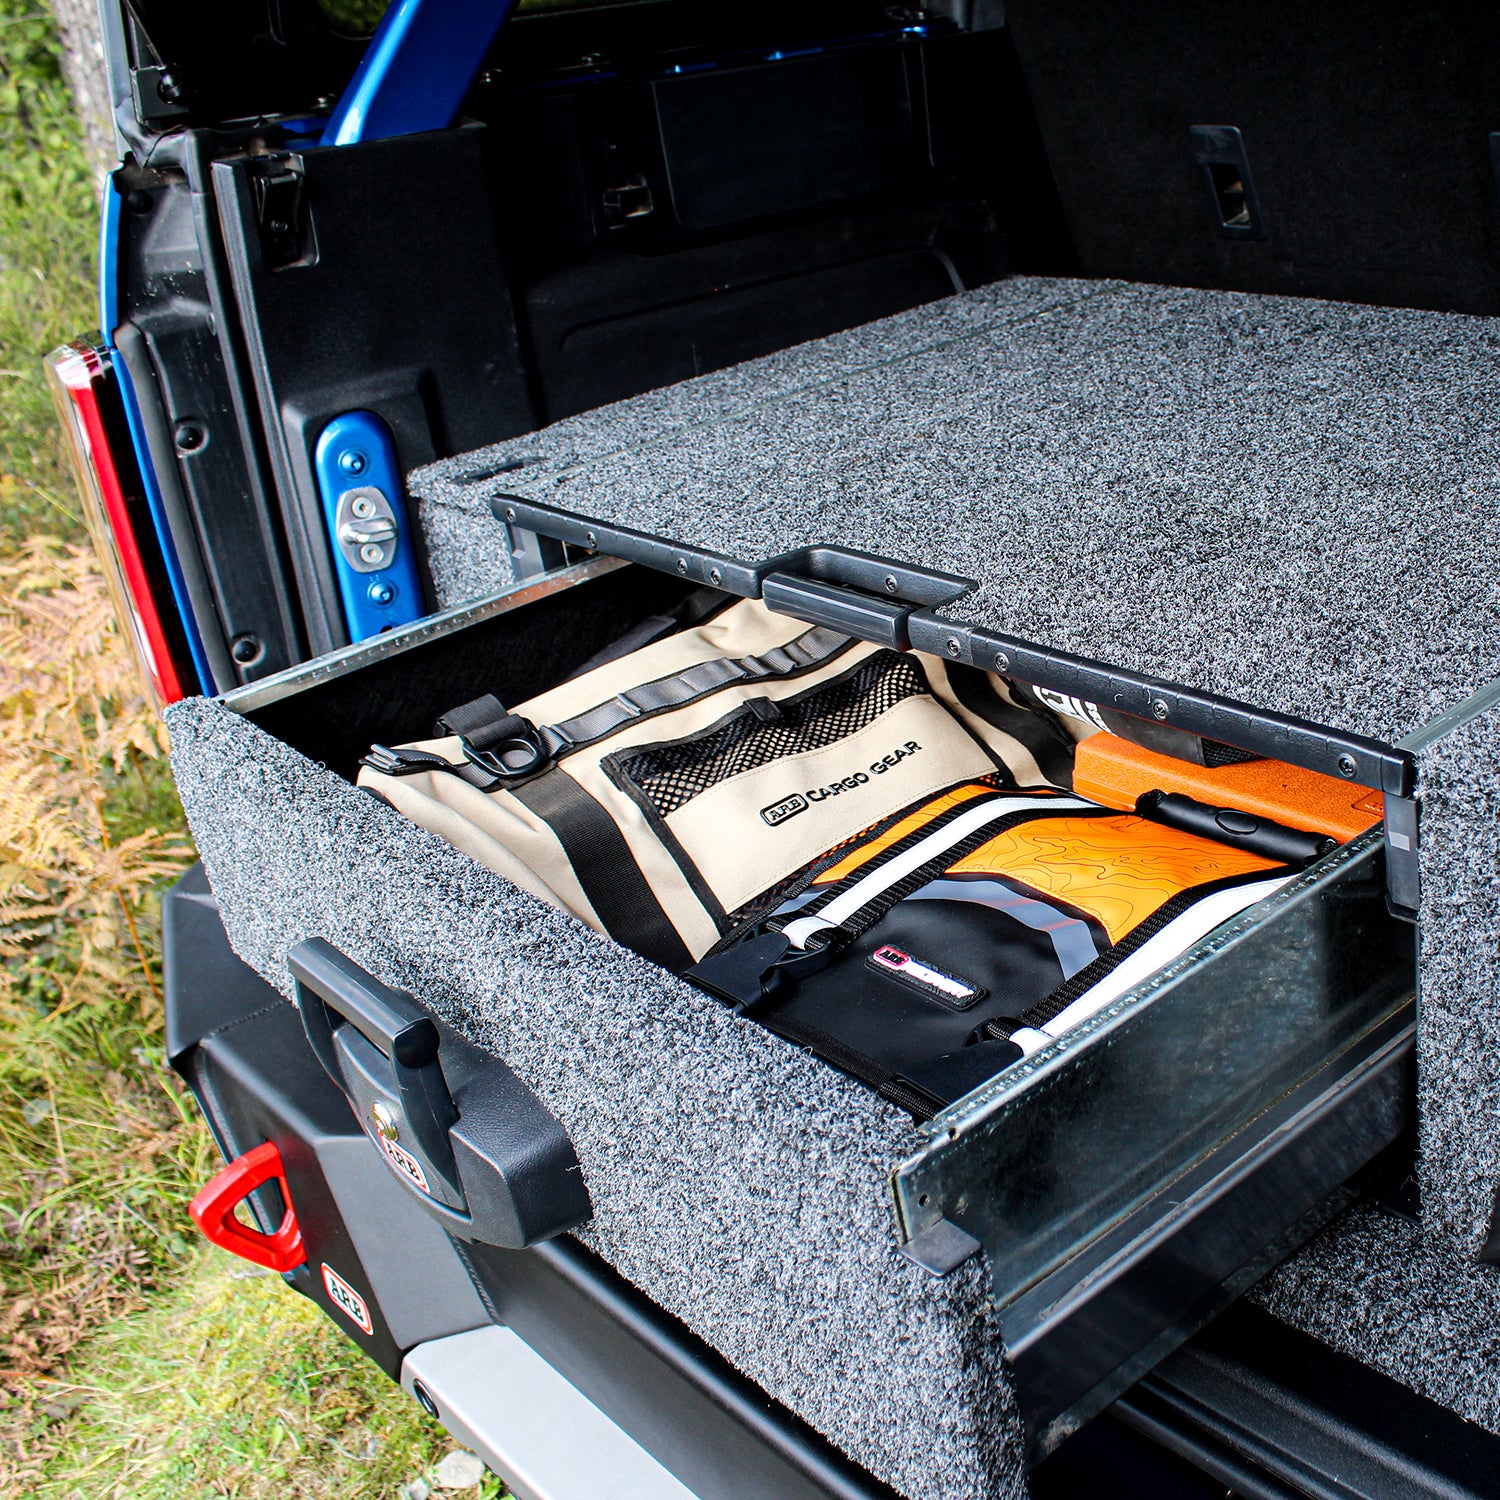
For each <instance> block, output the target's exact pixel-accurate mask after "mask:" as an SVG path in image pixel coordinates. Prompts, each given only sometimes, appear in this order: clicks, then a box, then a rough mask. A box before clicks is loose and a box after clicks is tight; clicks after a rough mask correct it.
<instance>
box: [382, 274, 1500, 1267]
mask: <svg viewBox="0 0 1500 1500" xmlns="http://www.w3.org/2000/svg"><path fill="white" fill-rule="evenodd" d="M501 467H505V472H503V473H498V474H497V473H495V472H494V471H495V470H496V469H498V468H501ZM410 484H411V487H412V489H413V491H414V492H415V494H416V495H417V496H418V499H419V505H420V517H421V523H422V526H423V529H424V532H425V534H426V536H427V538H428V541H429V544H430V546H431V548H432V552H433V557H434V565H435V572H436V574H437V576H438V577H439V579H441V580H442V583H443V587H444V588H445V590H447V591H448V595H449V601H450V602H452V601H453V600H456V599H457V598H458V597H460V596H465V595H475V594H480V593H486V592H489V591H492V590H493V589H494V588H495V586H496V584H497V582H498V581H503V579H504V577H505V573H504V572H503V571H499V570H501V569H503V566H504V563H503V557H502V556H501V554H500V551H499V549H498V542H497V539H496V537H495V535H494V533H495V531H496V530H498V529H499V528H498V527H496V526H495V523H494V520H493V517H492V516H491V514H490V511H489V507H488V499H489V497H490V496H491V495H492V494H494V493H496V492H497V491H504V492H508V493H513V494H517V495H521V496H523V497H525V498H526V499H529V500H534V501H539V502H543V503H546V504H549V505H553V506H557V507H560V508H562V509H564V510H568V511H572V512H575V513H577V514H580V515H584V516H589V517H593V518H595V519H600V520H603V521H606V522H615V523H618V524H624V525H628V526H631V527H634V528H636V529H638V530H644V531H649V532H655V533H659V534H661V535H664V536H667V537H670V538H673V539H675V540H680V541H684V542H688V543H695V544H698V545H700V546H704V547H708V548H711V549H714V550H717V551H721V552H725V553H728V554H730V555H733V556H737V557H739V558H742V559H745V560H755V561H759V560H762V559H765V558H768V557H772V556H775V555H777V554H778V553H782V552H785V551H788V550H790V549H792V548H795V547H798V546H802V545H806V544H811V543H818V542H822V543H838V544H842V545H845V546H849V547H854V548H858V549H862V550H864V551H869V552H876V553H883V554H886V555H888V556H893V557H897V558H901V559H903V560H905V561H909V562H913V563H918V564H923V565H926V566H929V567H934V568H941V569H946V570H949V571H952V572H956V573H960V574H962V575H964V576H966V577H969V578H972V579H974V580H975V581H976V583H977V587H976V588H975V589H974V590H973V591H972V592H971V593H970V594H968V595H967V596H966V597H965V598H963V599H961V600H959V601H958V602H957V603H956V604H955V605H953V606H950V608H949V610H948V611H947V613H948V614H949V615H950V616H951V617H952V618H954V619H956V620H961V621H963V622H965V623H970V624H975V625H981V626H987V627H989V628H992V629H998V630H1002V631H1007V632H1010V633H1013V634H1015V635H1018V636H1021V637H1023V638H1025V639H1029V640H1031V641H1034V642H1037V643H1039V644H1042V645H1046V646H1051V647H1057V648H1061V649H1064V650H1067V651H1070V652H1074V653H1077V654H1079V655H1082V656H1086V657H1090V658H1093V659H1094V660H1097V661H1102V662H1106V663H1109V664H1111V665H1115V666H1121V667H1125V668H1128V669H1132V670H1134V671H1138V672H1142V673H1146V674H1150V675H1152V676H1156V677H1159V678H1163V679H1165V680H1167V681H1169V682H1177V683H1183V684H1187V685H1189V686H1193V687H1197V688H1201V689H1206V690H1208V691H1211V692H1216V693H1220V694H1222V695H1224V696H1226V697H1229V698H1233V699H1237V700H1239V701H1241V702H1246V703H1250V704H1252V705H1255V706H1257V707H1262V708H1267V709H1272V710H1276V711H1279V712H1282V713H1289V714H1292V715H1295V716H1298V717H1301V718H1304V719H1307V720H1309V721H1311V722H1314V723H1318V724H1324V725H1328V726H1332V727H1335V728H1340V729H1346V730H1351V731H1355V732H1358V733H1363V734H1367V735H1370V736H1372V737H1374V738H1377V739H1383V740H1388V741H1394V740H1397V739H1399V738H1401V737H1403V736H1405V735H1407V734H1408V733H1410V732H1411V731H1413V730H1414V729H1416V728H1417V727H1418V726H1420V725H1422V724H1424V723H1425V722H1426V721H1428V720H1429V719H1431V718H1432V717H1433V716H1434V715H1436V714H1437V713H1439V712H1441V711H1442V710H1445V709H1448V708H1451V707H1452V706H1454V705H1455V704H1457V703H1459V702H1461V701H1462V700H1463V699H1465V698H1466V697H1467V696H1468V695H1469V694H1470V693H1472V692H1474V691H1475V690H1476V689H1477V688H1478V687H1480V686H1481V685H1483V684H1484V683H1486V682H1488V681H1489V680H1491V679H1492V678H1494V677H1495V676H1496V675H1500V673H1497V667H1500V609H1497V608H1496V605H1497V603H1500V526H1497V525H1496V518H1497V515H1500V505H1497V501H1500V320H1493V319H1484V318H1474V317H1465V316H1457V315H1448V314H1441V313H1432V312H1420V311H1402V310H1392V309H1385V308H1373V307H1363V306H1355V305H1351V304H1335V303H1325V302H1315V301H1310V300H1303V299H1296V298H1283V297H1257V296H1244V295H1238V294H1232V293H1223V292H1205V291H1193V290H1184V289H1181V288H1172V287H1152V286H1138V285H1132V284H1127V283H1123V282H1083V281H1060V280H1044V279H1035V278H1017V279H1014V280H1010V281H1006V282H1001V283H998V284H996V285H993V286H988V287H983V288H980V289H978V290H975V291H971V292H966V293H963V294H961V295H959V296H956V297H952V298H948V299H946V300H944V301H941V302H937V303H932V304H930V305H928V306H925V307H919V308H916V309H913V310H912V311H910V312H906V313H902V314H899V315H897V316H895V317H892V318H887V319H884V320H882V321H881V322H878V323H873V324H870V325H867V326H866V327H863V328H857V329H854V330H851V331H850V332H847V333H843V334H839V335H836V336H834V337H832V338H828V339H822V340H819V341H817V342H814V343H811V344H806V345H802V346H800V347H799V348H795V349H790V350H786V351H783V352H781V353H779V354H775V355H772V356H769V357H768V358H765V359H762V360H757V361H754V362H752V363H749V364H745V365H741V366H737V367H735V368H733V369H730V370H725V371H720V372H718V373H715V374H711V375H705V376H703V377H700V378H699V379H697V380H692V381H688V382H686V383H684V384H682V385H679V386H674V387H672V388H670V389H668V390H664V391H656V392H653V393H651V394H650V395H647V396H643V397H639V398H636V399H634V400H630V401H624V402H620V403H617V404H616V405H614V406H610V407H605V408H603V409H601V410H599V411H597V412H589V413H585V414H583V415H581V416H577V417H572V418H569V419H568V420H566V421H563V422H559V423H557V424H556V425H554V426H552V427H550V428H548V429H546V430H545V431H543V432H541V433H537V434H533V435H531V436H529V437H526V438H521V439H517V440H515V441H512V442H508V443H505V444H501V445H499V446H498V447H496V448H494V449H489V450H485V451H483V452H481V453H478V454H470V455H466V456H465V457H462V458H457V459H451V460H447V461H445V462H443V463H439V464H436V465H433V466H430V467H429V468H427V469H425V470H419V471H417V472H416V473H415V474H413V475H412V476H411V479H410ZM1497 764H1500V717H1496V716H1494V715H1491V716H1489V717H1487V718H1484V719H1481V720H1480V721H1479V722H1477V723H1476V724H1474V725H1473V726H1471V727H1470V728H1468V729H1466V730H1465V731H1464V732H1463V733H1461V734H1458V735H1455V736H1453V737H1452V738H1451V739H1450V740H1449V741H1447V742H1446V743H1445V744H1443V745H1442V746H1440V747H1439V748H1438V749H1436V750H1435V751H1433V752H1432V753H1430V754H1429V755H1428V756H1427V757H1426V759H1425V765H1424V785H1423V791H1422V798H1423V808H1422V819H1423V823H1422V828H1423V846H1424V848H1423V859H1422V866H1423V884H1424V900H1423V924H1422V986H1423V1002H1424V1008H1423V1020H1422V1038H1421V1049H1422V1061H1423V1072H1422V1084H1421V1088H1422V1098H1421V1114H1422V1132H1423V1134H1422V1182H1423V1189H1424V1193H1425V1202H1426V1205H1427V1212H1428V1216H1429V1221H1430V1223H1431V1224H1432V1225H1434V1226H1436V1227H1438V1228H1439V1229H1441V1230H1444V1231H1446V1232H1448V1233H1449V1234H1451V1235H1453V1236H1455V1237H1456V1239H1457V1240H1458V1242H1459V1243H1460V1244H1461V1245H1462V1246H1464V1247H1465V1248H1468V1249H1472V1248H1473V1247H1474V1246H1475V1245H1476V1244H1477V1242H1478V1240H1479V1238H1480V1237H1481V1236H1482V1234H1483V1232H1484V1228H1485V1226H1486V1224H1487V1222H1488V1217H1489V1212H1490V1207H1491V1197H1492V1193H1493V1189H1494V1184H1495V1182H1496V1181H1497V1171H1500V953H1497V943H1496V938H1495V934H1496V927H1495V922H1494V917H1495V910H1496V905H1497V901H1500V840H1497V829H1496V821H1497V800H1496V795H1495V791H1494V787H1495V783H1496V775H1495V767H1496V765H1497Z"/></svg>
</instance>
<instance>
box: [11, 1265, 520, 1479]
mask: <svg viewBox="0 0 1500 1500" xmlns="http://www.w3.org/2000/svg"><path fill="white" fill-rule="evenodd" d="M236 1264H237V1263H236V1262H232V1261H230V1260H229V1258H228V1257H227V1256H220V1255H217V1254H211V1255H204V1256H200V1257H199V1258H198V1259H197V1261H196V1262H195V1263H194V1265H193V1267H192V1268H191V1270H190V1272H189V1273H188V1275H187V1277H186V1279H185V1281H184V1283H183V1295H182V1296H180V1297H179V1298H178V1299H177V1300H176V1301H175V1302H173V1303H171V1304H164V1305H161V1306H158V1307H157V1308H155V1309H153V1310H152V1311H151V1312H149V1313H147V1314H145V1315H143V1316H140V1317H136V1318H132V1319H129V1320H127V1321H126V1322H125V1324H124V1325H123V1326H122V1327H120V1328H118V1329H113V1330H110V1331H108V1332H106V1333H104V1334H102V1335H101V1336H100V1337H99V1338H98V1339H97V1340H96V1341H95V1344H94V1347H93V1350H92V1352H91V1355H90V1357H89V1358H88V1359H87V1360H86V1361H84V1362H82V1363H81V1364H80V1365H79V1367H78V1370H77V1373H76V1375H75V1376H74V1379H73V1382H72V1383H71V1384H69V1385H67V1386H61V1387H59V1388H58V1389H57V1391H56V1392H55V1393H54V1395H53V1399H52V1406H53V1409H54V1410H62V1411H66V1412H69V1413H70V1415H68V1416H67V1417H65V1418H63V1419H61V1420H62V1421H63V1422H65V1424H66V1431H65V1436H64V1437H63V1438H62V1440H61V1442H60V1444H59V1446H58V1448H57V1450H56V1452H55V1453H54V1455H53V1457H52V1458H51V1460H50V1461H49V1462H48V1463H47V1465H46V1467H45V1469H44V1470H43V1471H42V1473H41V1475H40V1476H38V1478H37V1479H36V1480H35V1481H33V1484H32V1487H31V1488H30V1489H29V1491H28V1494H29V1495H30V1496H33V1497H35V1500H73V1497H76V1496H79V1495H89V1496H95V1497H97V1500H116V1497H118V1500H125V1497H129V1500H188V1497H193V1500H196V1497H198V1496H205V1497H206V1496H217V1495H233V1496H235V1497H236V1500H284V1497H288V1496H298V1497H307V1500H322V1497H329V1500H333V1497H337V1500H362V1497H374V1496H380V1497H382V1500H386V1497H392V1496H394V1494H395V1493H396V1490H397V1487H398V1486H399V1485H401V1484H402V1483H404V1482H406V1481H409V1480H412V1479H415V1478H416V1477H418V1475H419V1474H421V1473H422V1472H423V1470H424V1469H428V1468H429V1466H430V1465H431V1463H432V1462H433V1460H434V1458H435V1456H436V1455H437V1454H440V1453H441V1452H442V1451H443V1450H444V1449H445V1448H447V1447H451V1446H452V1445H451V1443H450V1442H448V1441H447V1440H446V1439H445V1438H444V1435H443V1433H442V1430H441V1429H440V1428H439V1427H438V1426H437V1424H436V1423H435V1422H433V1421H432V1420H431V1419H430V1418H429V1417H427V1416H426V1415H425V1413H424V1412H423V1411H422V1409H421V1408H420V1407H419V1406H418V1405H417V1404H416V1402H415V1401H412V1400H410V1399H409V1398H408V1397H407V1396H406V1395H405V1394H404V1393H402V1392H400V1391H394V1392H393V1390H392V1387H391V1385H390V1382H389V1381H388V1380H387V1379H386V1377H385V1375H384V1374H382V1373H381V1371H380V1370H379V1369H378V1368H377V1367H376V1366H375V1365H374V1364H372V1363H371V1362H370V1361H369V1360H367V1359H366V1358H365V1357H364V1355H363V1354H362V1353H360V1351H359V1350H358V1349H356V1348H355V1346H354V1345H353V1344H351V1343H350V1342H349V1340H348V1339H347V1338H346V1337H345V1336H344V1335H343V1334H342V1333H340V1332H338V1331H337V1330H336V1329H335V1328H334V1327H333V1326H332V1325H331V1324H330V1323H329V1322H328V1321H327V1319H326V1318H325V1317H324V1316H323V1314H322V1313H321V1312H319V1311H318V1310H317V1309H316V1308H315V1307H314V1306H313V1305H312V1304H311V1303H309V1302H307V1301H305V1300H304V1299H303V1298H301V1297H299V1296H297V1295H296V1294H295V1293H294V1292H291V1291H289V1290H288V1289H287V1288H286V1287H285V1286H284V1285H282V1283H281V1281H280V1280H279V1278H277V1277H275V1276H272V1275H269V1274H267V1275H261V1276H257V1275H255V1273H253V1272H249V1273H247V1272H245V1271H233V1270H232V1269H231V1268H232V1267H233V1266H234V1265H236ZM43 1420H47V1419H46V1418H45V1417H44V1418H43ZM466 1493H467V1495H468V1496H469V1497H470V1500H490V1497H492V1496H496V1495H498V1494H500V1493H501V1491H500V1488H499V1483H498V1481H496V1480H493V1479H490V1480H487V1481H486V1483H485V1484H484V1485H482V1486H481V1487H480V1488H478V1489H472V1490H469V1491H467V1492H466Z"/></svg>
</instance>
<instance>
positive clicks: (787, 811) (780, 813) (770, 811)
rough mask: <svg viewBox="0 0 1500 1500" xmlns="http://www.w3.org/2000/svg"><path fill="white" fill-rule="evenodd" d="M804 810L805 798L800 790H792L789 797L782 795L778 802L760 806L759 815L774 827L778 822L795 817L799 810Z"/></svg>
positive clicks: (805, 808)
mask: <svg viewBox="0 0 1500 1500" xmlns="http://www.w3.org/2000/svg"><path fill="white" fill-rule="evenodd" d="M806 811H807V798H806V797H804V796H803V795H802V794H801V793H800V792H793V793H792V795H791V796H790V797H783V798H782V799H781V801H780V802H773V803H772V804H771V805H770V806H769V807H763V808H761V810H760V815H761V817H763V818H764V819H765V820H766V822H767V823H769V824H770V825H771V827H772V828H774V827H775V826H776V825H777V824H778V823H785V822H786V820H787V819H788V818H795V817H796V816H797V814H798V813H799V812H806Z"/></svg>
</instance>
